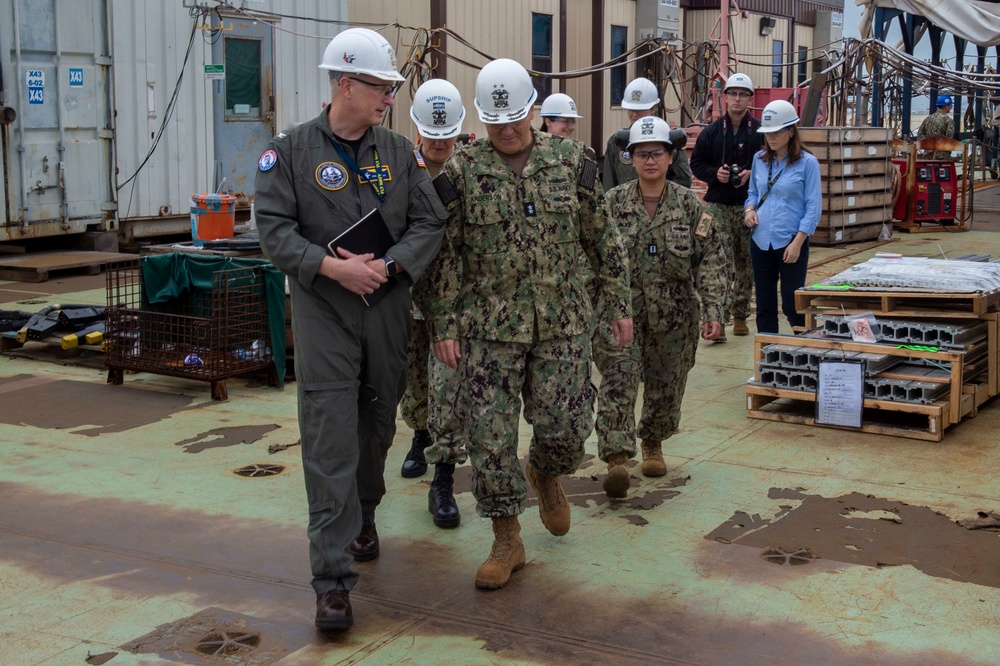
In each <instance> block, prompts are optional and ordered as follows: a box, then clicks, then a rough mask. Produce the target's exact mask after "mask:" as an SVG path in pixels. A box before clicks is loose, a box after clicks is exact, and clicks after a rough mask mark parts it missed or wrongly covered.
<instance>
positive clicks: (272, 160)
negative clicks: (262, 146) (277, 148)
mask: <svg viewBox="0 0 1000 666" xmlns="http://www.w3.org/2000/svg"><path fill="white" fill-rule="evenodd" d="M277 163H278V153H276V152H274V151H273V150H271V149H268V150H265V151H264V152H263V153H261V155H260V159H259V160H257V168H258V169H260V170H261V171H270V170H271V167H273V166H274V165H275V164H277Z"/></svg>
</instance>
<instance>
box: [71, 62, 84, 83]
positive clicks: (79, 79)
mask: <svg viewBox="0 0 1000 666" xmlns="http://www.w3.org/2000/svg"><path fill="white" fill-rule="evenodd" d="M69 84H70V85H71V86H82V85H83V67H70V68H69Z"/></svg>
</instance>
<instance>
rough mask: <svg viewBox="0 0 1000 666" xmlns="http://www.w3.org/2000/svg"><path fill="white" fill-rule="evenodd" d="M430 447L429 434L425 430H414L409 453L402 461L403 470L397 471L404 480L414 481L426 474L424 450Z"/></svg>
mask: <svg viewBox="0 0 1000 666" xmlns="http://www.w3.org/2000/svg"><path fill="white" fill-rule="evenodd" d="M430 445H431V433H430V431H427V430H414V431H413V441H412V442H411V443H410V451H409V453H407V454H406V459H405V460H403V468H402V469H401V470H399V474H400V476H402V477H403V478H404V479H415V478H417V477H418V476H423V475H424V474H426V473H427V460H426V459H425V458H424V449H426V448H427V447H428V446H430Z"/></svg>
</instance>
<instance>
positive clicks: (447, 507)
mask: <svg viewBox="0 0 1000 666" xmlns="http://www.w3.org/2000/svg"><path fill="white" fill-rule="evenodd" d="M454 474H455V466H454V465H446V464H444V463H439V464H437V465H434V480H433V481H432V482H431V490H430V492H429V493H427V510H428V511H430V512H431V514H432V515H433V516H434V524H435V525H437V526H438V527H443V528H446V529H447V528H450V527H458V525H459V523H461V522H462V516H461V515H459V513H458V504H456V503H455V492H454V489H455V478H454Z"/></svg>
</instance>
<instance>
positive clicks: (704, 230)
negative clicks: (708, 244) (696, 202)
mask: <svg viewBox="0 0 1000 666" xmlns="http://www.w3.org/2000/svg"><path fill="white" fill-rule="evenodd" d="M714 219H715V218H713V217H712V215H711V214H710V213H702V214H701V219H700V220H698V226H697V227H696V228H695V230H694V233H695V235H696V236H701V237H702V238H704V237H705V236H707V235H708V230H709V229H711V228H712V221H713V220H714Z"/></svg>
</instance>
